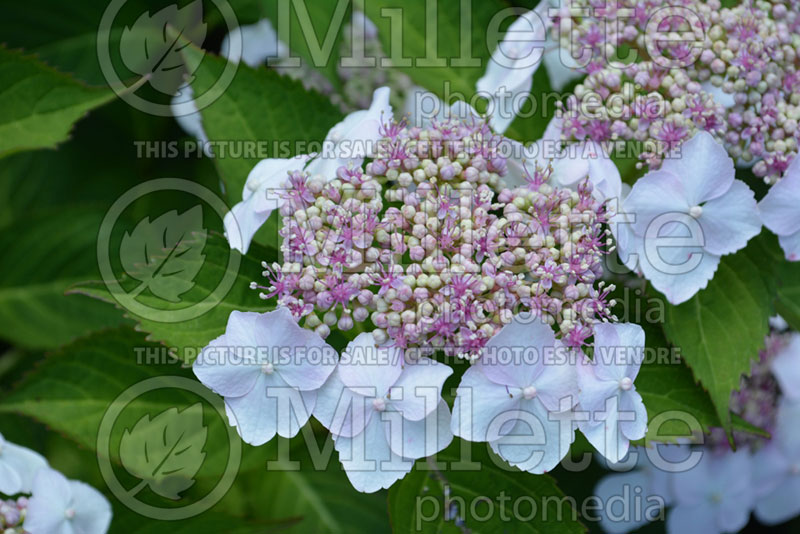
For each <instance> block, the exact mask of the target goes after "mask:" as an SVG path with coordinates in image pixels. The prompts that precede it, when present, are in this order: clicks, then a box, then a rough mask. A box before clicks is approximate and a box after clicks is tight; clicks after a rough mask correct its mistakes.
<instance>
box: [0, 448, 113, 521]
mask: <svg viewBox="0 0 800 534" xmlns="http://www.w3.org/2000/svg"><path fill="white" fill-rule="evenodd" d="M2 495H5V496H6V497H12V496H15V495H17V496H18V497H17V498H16V499H10V498H9V499H5V500H3V499H2V498H1V497H2ZM110 523H111V504H110V503H109V502H108V500H106V498H105V497H103V495H102V494H101V493H100V492H99V491H97V490H96V489H94V488H92V487H91V486H89V485H87V484H84V483H83V482H78V481H76V480H67V479H66V478H65V477H64V475H62V474H61V473H59V472H58V471H56V470H54V469H52V468H51V467H50V466H49V465H48V464H47V460H45V459H44V458H43V457H42V456H41V455H40V454H38V453H37V452H34V451H32V450H30V449H27V448H25V447H20V446H19V445H15V444H13V443H10V442H8V441H6V440H5V439H4V438H3V436H2V434H0V529H2V532H3V534H73V533H76V534H77V533H80V534H105V532H107V531H108V527H109V524H110Z"/></svg>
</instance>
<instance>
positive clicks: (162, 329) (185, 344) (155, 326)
mask: <svg viewBox="0 0 800 534" xmlns="http://www.w3.org/2000/svg"><path fill="white" fill-rule="evenodd" d="M231 254H233V255H235V256H237V257H239V261H240V263H239V269H238V272H237V273H236V275H235V279H234V280H233V283H232V286H231V289H230V290H229V291H228V292H227V293H226V294H224V295H219V296H217V297H215V298H214V300H213V301H212V302H211V303H210V304H209V310H208V311H207V312H205V313H204V314H203V315H200V316H199V317H196V318H193V319H190V320H187V321H183V322H178V323H165V322H160V321H158V320H154V319H152V318H147V317H143V316H141V315H137V314H136V313H133V312H131V311H129V310H126V313H125V316H126V317H130V318H131V319H133V320H134V321H136V322H137V323H138V326H137V328H138V329H140V330H143V331H145V332H148V333H149V334H150V336H148V339H150V340H155V341H160V342H162V343H164V344H165V345H166V346H167V347H170V348H172V349H175V351H176V354H175V356H176V357H177V358H178V359H180V360H182V361H184V362H186V363H191V362H192V361H194V358H196V357H197V353H198V350H199V349H200V348H202V347H203V346H205V345H206V344H207V343H208V342H209V341H211V340H212V339H214V338H216V337H218V336H220V335H222V334H223V333H224V332H225V326H226V325H227V323H228V316H229V315H230V313H231V312H232V311H234V310H238V311H266V310H268V309H271V306H268V305H267V304H266V303H265V302H264V301H263V300H261V299H260V298H259V297H258V292H257V291H254V290H252V289H250V282H253V281H257V280H261V279H262V276H261V271H262V267H261V264H260V262H259V261H258V260H256V259H254V258H265V259H266V258H269V257H270V254H271V253H270V252H269V251H267V250H265V249H263V248H261V247H259V246H257V245H256V246H255V248H251V253H250V254H248V255H247V256H242V255H241V254H240V253H239V252H237V251H235V250H231V249H230V247H229V246H228V242H227V241H226V240H225V238H224V237H222V236H221V235H219V234H216V233H212V234H210V235H209V236H208V240H207V243H206V246H205V248H204V249H203V254H202V255H196V256H195V257H189V258H186V260H185V264H186V265H184V266H182V268H181V270H180V271H179V272H177V273H176V274H175V276H172V277H169V281H168V282H165V284H168V283H174V284H177V285H178V286H179V287H180V288H181V289H184V288H185V287H186V285H187V284H189V283H191V284H192V287H191V289H189V290H188V291H186V292H185V293H184V294H182V295H181V298H180V302H177V303H176V302H172V301H170V300H168V299H164V298H162V297H160V296H158V295H157V294H155V293H153V292H150V291H142V292H140V293H138V294H137V296H136V301H137V302H138V303H140V304H142V305H144V306H148V307H149V308H153V309H156V310H176V311H177V310H181V309H185V308H187V307H188V306H191V305H194V304H197V303H199V302H202V301H204V300H205V299H206V298H207V297H209V296H210V295H211V294H212V293H214V291H215V289H216V288H217V286H218V285H219V283H220V281H221V280H222V279H223V277H224V276H225V274H226V273H227V269H228V263H229V257H230V255H231ZM234 263H235V262H234ZM194 273H197V274H196V276H194ZM120 285H121V287H122V288H123V289H124V290H126V291H129V292H135V291H136V289H137V288H138V287H140V286H141V282H139V281H138V280H132V279H131V278H130V277H129V276H123V277H122V278H121V280H120ZM166 287H167V289H166V292H167V294H170V293H171V292H172V290H171V289H169V286H166ZM70 292H72V293H82V294H86V295H89V296H92V297H95V298H98V299H101V300H104V301H106V302H111V303H114V304H116V305H117V306H118V307H121V306H119V303H118V302H117V300H116V299H115V298H114V294H113V293H112V292H111V291H110V290H109V288H108V287H107V286H106V284H104V283H102V282H84V283H80V284H77V285H76V286H74V287H73V289H72V290H71V291H70ZM123 309H124V308H123Z"/></svg>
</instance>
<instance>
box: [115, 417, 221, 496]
mask: <svg viewBox="0 0 800 534" xmlns="http://www.w3.org/2000/svg"><path fill="white" fill-rule="evenodd" d="M207 439H208V428H206V426H205V425H204V424H203V405H202V404H201V403H199V402H198V403H197V404H193V405H192V406H190V407H189V408H186V409H185V410H183V411H178V409H177V408H169V409H167V410H164V411H163V412H161V413H160V414H158V415H156V416H155V417H153V418H152V419H151V418H150V414H146V415H144V416H142V418H141V419H139V421H138V422H137V423H136V425H135V426H134V427H133V429H132V430H128V429H125V431H124V433H123V434H122V440H121V441H120V460H121V461H122V466H123V467H124V468H125V469H126V470H127V471H128V473H130V474H131V475H133V476H135V477H137V478H139V479H141V480H142V484H143V485H147V486H149V487H150V489H151V490H153V491H154V492H155V493H157V494H158V495H161V496H162V497H165V498H167V499H173V500H178V499H179V498H180V493H181V492H182V491H185V490H186V489H188V488H189V487H191V486H192V484H194V476H195V475H196V474H197V471H199V470H200V466H202V465H203V460H205V457H206V454H205V452H203V446H204V445H205V443H206V440H207Z"/></svg>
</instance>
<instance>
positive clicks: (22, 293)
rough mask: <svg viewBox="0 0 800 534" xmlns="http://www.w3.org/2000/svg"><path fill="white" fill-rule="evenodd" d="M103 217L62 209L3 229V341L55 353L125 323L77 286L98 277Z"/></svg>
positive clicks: (0, 243)
mask: <svg viewBox="0 0 800 534" xmlns="http://www.w3.org/2000/svg"><path fill="white" fill-rule="evenodd" d="M103 214H104V212H103V211H101V210H98V209H96V208H95V209H90V208H87V207H81V208H64V209H60V210H49V211H46V212H42V213H40V214H38V215H33V216H29V217H22V218H20V219H18V220H17V221H16V222H14V223H13V224H11V225H10V226H7V227H5V228H3V229H2V230H0V250H2V251H3V254H2V255H0V272H2V273H3V277H2V279H0V337H2V338H4V339H8V340H10V341H12V342H14V343H15V344H18V345H21V346H24V347H29V348H55V347H58V346H60V345H63V344H64V343H67V342H69V341H70V340H72V339H74V338H76V337H78V336H81V335H85V334H88V333H89V332H91V331H92V330H96V329H99V328H103V327H110V326H116V325H119V324H122V323H123V322H124V319H123V317H122V314H120V313H115V312H114V310H113V309H112V308H111V307H110V306H109V305H107V304H105V303H102V302H97V301H93V300H92V299H89V298H86V297H85V296H80V295H73V296H65V295H64V292H65V291H66V290H67V289H68V288H69V287H70V286H71V285H73V284H75V283H77V282H79V281H82V280H86V279H92V278H97V277H98V269H97V252H96V248H97V229H98V228H99V227H100V221H101V220H102V218H103Z"/></svg>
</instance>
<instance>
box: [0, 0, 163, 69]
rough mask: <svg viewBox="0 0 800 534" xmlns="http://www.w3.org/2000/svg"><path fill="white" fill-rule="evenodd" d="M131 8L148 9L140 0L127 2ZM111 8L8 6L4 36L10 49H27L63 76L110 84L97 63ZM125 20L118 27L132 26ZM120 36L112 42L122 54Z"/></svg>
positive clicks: (0, 31)
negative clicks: (100, 37) (101, 30)
mask: <svg viewBox="0 0 800 534" xmlns="http://www.w3.org/2000/svg"><path fill="white" fill-rule="evenodd" d="M131 4H135V6H136V7H134V8H133V9H134V10H139V12H140V13H141V12H144V10H145V9H146V7H147V6H146V5H145V4H144V3H141V4H140V3H139V1H138V0H129V1H128V2H126V5H127V6H130V5H131ZM108 6H109V3H108V2H107V1H106V0H83V1H82V2H58V1H54V0H30V1H28V2H6V3H5V4H4V5H3V16H2V17H0V35H2V36H3V42H5V43H6V45H7V46H8V47H10V48H24V49H25V51H26V52H29V53H34V54H36V55H37V56H38V57H40V58H41V59H42V61H44V62H45V63H47V64H48V65H52V66H53V67H55V68H57V69H58V70H60V71H62V72H69V73H71V74H72V75H74V76H75V77H76V78H78V79H81V80H83V81H85V82H86V83H89V84H94V85H101V84H104V83H106V80H105V77H104V76H103V73H102V72H101V70H100V62H99V61H98V59H97V32H98V28H99V26H100V19H101V17H102V15H103V12H104V11H105V10H106V9H107V8H108ZM127 6H126V7H127ZM123 18H124V17H119V19H120V20H118V21H116V22H117V24H116V25H124V24H125V23H130V22H131V21H126V20H122V19H123ZM119 33H121V32H118V31H115V32H114V34H112V38H111V41H112V47H114V49H115V50H119Z"/></svg>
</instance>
